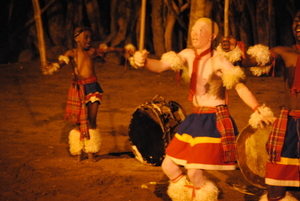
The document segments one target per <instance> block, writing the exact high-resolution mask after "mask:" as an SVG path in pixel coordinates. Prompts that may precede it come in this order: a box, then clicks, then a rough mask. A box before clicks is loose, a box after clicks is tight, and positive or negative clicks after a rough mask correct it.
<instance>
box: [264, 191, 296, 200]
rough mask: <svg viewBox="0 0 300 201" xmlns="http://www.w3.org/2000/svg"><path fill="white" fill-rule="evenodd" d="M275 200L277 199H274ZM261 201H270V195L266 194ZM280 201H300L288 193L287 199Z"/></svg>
mask: <svg viewBox="0 0 300 201" xmlns="http://www.w3.org/2000/svg"><path fill="white" fill-rule="evenodd" d="M274 200H275V199H274ZM259 201H269V200H268V194H264V195H262V196H261V197H260V199H259ZM278 201H299V200H297V199H296V198H295V197H294V196H293V195H292V194H291V193H289V192H286V194H285V197H284V198H282V199H280V200H278Z"/></svg>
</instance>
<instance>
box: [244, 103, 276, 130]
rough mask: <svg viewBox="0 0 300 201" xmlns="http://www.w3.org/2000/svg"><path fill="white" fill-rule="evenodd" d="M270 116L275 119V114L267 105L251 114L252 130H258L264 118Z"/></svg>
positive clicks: (257, 108)
mask: <svg viewBox="0 0 300 201" xmlns="http://www.w3.org/2000/svg"><path fill="white" fill-rule="evenodd" d="M266 116H270V117H273V116H274V114H273V112H272V110H271V108H269V107H266V106H265V104H263V105H262V106H259V107H256V108H255V111H254V112H253V113H252V114H251V116H250V119H249V124H250V126H252V128H258V125H259V123H260V122H261V120H262V119H263V117H266Z"/></svg>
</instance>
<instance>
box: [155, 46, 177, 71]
mask: <svg viewBox="0 0 300 201" xmlns="http://www.w3.org/2000/svg"><path fill="white" fill-rule="evenodd" d="M160 60H161V61H168V62H169V63H171V69H172V70H174V71H179V70H181V69H183V61H182V59H181V58H180V56H178V54H176V53H175V52H174V51H170V52H166V53H164V54H163V55H162V57H161V59H160Z"/></svg>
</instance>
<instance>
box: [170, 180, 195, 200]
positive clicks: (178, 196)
mask: <svg viewBox="0 0 300 201" xmlns="http://www.w3.org/2000/svg"><path fill="white" fill-rule="evenodd" d="M187 184H189V182H188V180H187V178H186V176H185V175H184V176H182V177H181V178H180V179H178V180H177V181H175V182H173V181H170V183H169V187H168V190H167V193H168V195H169V197H170V198H171V199H172V201H190V200H191V198H192V197H191V196H190V195H189V194H188V191H189V188H188V187H186V185H187Z"/></svg>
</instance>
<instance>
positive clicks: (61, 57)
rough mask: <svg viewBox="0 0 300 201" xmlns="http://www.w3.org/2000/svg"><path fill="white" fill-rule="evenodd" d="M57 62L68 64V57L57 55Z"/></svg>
mask: <svg viewBox="0 0 300 201" xmlns="http://www.w3.org/2000/svg"><path fill="white" fill-rule="evenodd" d="M58 61H64V62H65V63H66V64H69V62H70V59H69V57H67V56H65V55H59V57H58Z"/></svg>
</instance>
